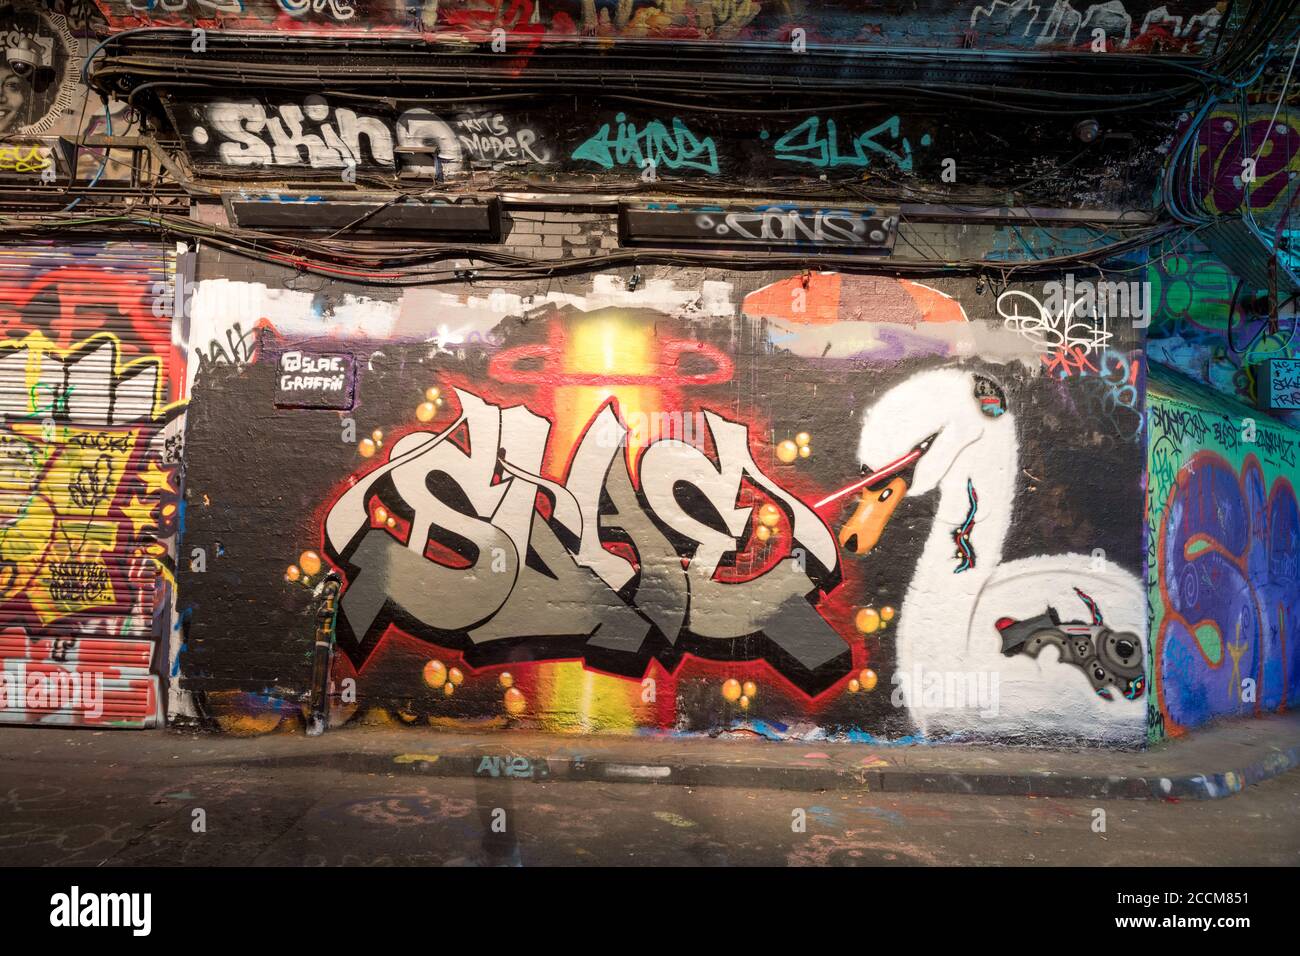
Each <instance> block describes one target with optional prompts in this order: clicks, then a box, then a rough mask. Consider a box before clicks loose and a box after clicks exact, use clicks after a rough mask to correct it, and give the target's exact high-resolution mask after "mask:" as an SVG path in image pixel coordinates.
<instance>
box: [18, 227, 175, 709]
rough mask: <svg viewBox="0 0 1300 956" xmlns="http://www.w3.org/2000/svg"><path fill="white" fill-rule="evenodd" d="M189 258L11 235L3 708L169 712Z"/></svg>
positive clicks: (131, 246)
mask: <svg viewBox="0 0 1300 956" xmlns="http://www.w3.org/2000/svg"><path fill="white" fill-rule="evenodd" d="M174 263H175V255H174V253H173V252H172V251H171V249H170V247H166V246H155V245H145V244H135V243H102V244H82V245H75V246H68V245H64V244H49V245H44V244H42V245H28V246H24V247H21V248H19V247H14V246H0V329H2V330H3V336H4V337H3V341H0V415H3V425H2V426H0V665H2V667H3V669H2V670H0V674H2V675H3V682H2V683H0V723H20V724H56V725H64V726H69V725H71V726H95V727H137V728H138V727H147V726H151V725H154V724H155V723H157V722H158V720H159V718H160V693H159V678H158V675H157V673H156V672H155V669H156V667H157V662H158V661H159V660H160V644H161V642H162V639H163V638H165V636H166V635H167V633H168V629H169V626H170V624H169V621H170V613H169V608H168V604H169V600H170V597H169V596H170V594H171V590H170V582H171V581H172V580H174V576H173V575H172V573H171V572H172V563H171V562H172V559H171V556H170V549H171V548H172V546H173V543H174V538H173V537H171V536H174V532H175V525H176V523H177V518H178V515H177V508H178V499H177V495H176V486H177V484H178V479H177V475H176V472H177V471H178V470H179V445H178V443H177V436H178V434H179V431H178V430H179V426H180V421H179V419H178V414H179V404H180V403H179V399H180V397H181V389H182V385H181V384H180V378H181V373H182V372H183V370H182V369H179V368H178V367H177V364H178V363H177V358H176V350H175V349H174V348H173V346H172V320H171V315H170V313H171V309H170V302H171V288H172V281H173V273H174V267H175V266H174Z"/></svg>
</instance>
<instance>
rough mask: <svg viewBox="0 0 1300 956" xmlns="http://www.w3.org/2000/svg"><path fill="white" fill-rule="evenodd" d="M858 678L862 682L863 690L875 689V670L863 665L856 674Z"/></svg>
mask: <svg viewBox="0 0 1300 956" xmlns="http://www.w3.org/2000/svg"><path fill="white" fill-rule="evenodd" d="M858 680H860V681H861V682H862V689H863V690H866V691H873V690H875V689H876V682H877V681H878V680H879V678H878V677H876V672H875V671H873V670H872V669H871V668H870V667H864V668H863V669H862V673H860V674H858Z"/></svg>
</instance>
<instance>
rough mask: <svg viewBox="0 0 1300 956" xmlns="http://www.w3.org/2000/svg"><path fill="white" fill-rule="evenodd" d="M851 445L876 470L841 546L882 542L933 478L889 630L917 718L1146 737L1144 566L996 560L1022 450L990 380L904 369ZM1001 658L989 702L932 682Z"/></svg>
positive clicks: (1031, 737) (953, 729)
mask: <svg viewBox="0 0 1300 956" xmlns="http://www.w3.org/2000/svg"><path fill="white" fill-rule="evenodd" d="M858 457H859V459H860V461H861V463H862V465H863V469H864V473H870V474H871V475H872V476H873V478H872V480H871V483H870V484H869V485H868V486H867V487H866V488H865V489H864V491H863V494H862V499H861V502H860V503H859V505H858V507H857V510H856V512H855V513H854V514H853V516H852V517H851V518H850V519H849V521H848V522H846V523H845V525H844V526H843V527H842V528H841V530H840V535H839V537H840V542H841V544H842V546H843V547H844V548H845V550H847V551H850V552H856V553H858V554H864V553H866V552H867V551H870V550H871V549H872V548H873V547H875V545H876V542H877V541H878V540H879V538H880V535H881V532H882V531H883V530H884V527H885V524H886V522H887V521H888V520H889V517H890V515H892V514H893V512H894V509H895V508H896V507H897V506H898V503H899V501H900V500H901V499H902V498H903V497H904V496H905V495H923V494H926V493H927V492H930V491H934V490H936V489H937V491H938V500H937V502H936V506H935V515H934V523H933V525H932V527H931V528H930V530H929V534H928V536H927V538H926V541H925V545H924V549H923V552H922V554H921V558H920V560H919V561H918V562H917V566H916V570H915V573H914V574H913V576H912V578H911V582H910V584H909V586H908V588H907V592H906V595H905V597H904V600H903V603H902V606H901V608H900V612H899V623H898V627H897V630H896V631H895V632H894V638H895V642H896V655H897V656H896V659H897V671H896V684H897V689H898V690H899V691H901V694H902V698H903V702H904V703H905V704H906V706H907V708H908V711H909V713H910V715H911V716H912V718H913V719H914V721H915V723H916V725H917V728H918V730H919V731H920V732H921V733H922V734H924V735H925V736H927V737H944V736H949V735H959V736H961V737H969V738H984V737H996V738H998V739H1000V740H1013V739H1020V740H1022V741H1035V740H1041V741H1047V740H1052V739H1060V738H1062V737H1069V738H1074V739H1087V740H1096V741H1099V742H1100V741H1105V742H1107V743H1112V744H1115V743H1138V742H1139V741H1141V740H1143V739H1144V738H1145V721H1146V700H1145V677H1144V676H1143V665H1144V661H1145V645H1146V642H1145V633H1146V604H1145V595H1144V593H1143V590H1142V586H1141V583H1140V581H1139V580H1138V578H1137V577H1135V576H1134V575H1133V574H1131V573H1129V572H1128V571H1125V570H1124V569H1122V568H1120V567H1119V566H1117V565H1115V564H1114V563H1113V562H1111V561H1109V560H1107V559H1106V558H1104V557H1103V556H1101V555H1097V556H1094V555H1093V554H1092V553H1089V554H1044V555H1036V556H1033V557H1030V558H1025V559H1022V560H1017V561H1011V562H1005V563H1004V562H1003V560H1002V554H1003V547H1004V544H1005V543H1006V540H1007V536H1008V534H1010V533H1011V530H1012V517H1013V512H1014V510H1015V505H1016V484H1017V476H1018V475H1019V473H1020V466H1019V447H1018V442H1017V436H1016V415H1015V410H1014V409H1011V408H1009V407H1008V405H1007V400H1006V396H1005V393H1004V391H1003V389H1002V388H1001V386H1000V385H999V384H998V383H997V382H996V381H994V380H993V379H992V378H989V377H987V376H984V375H981V374H979V373H975V372H971V371H968V370H962V369H957V368H944V369H937V370H932V371H926V372H921V373H918V374H916V375H914V376H912V377H910V378H908V379H907V380H905V381H904V382H902V383H901V384H899V385H897V386H895V387H894V388H892V389H891V390H890V391H888V392H886V393H885V394H884V395H883V396H882V397H881V398H880V400H879V401H878V402H876V403H875V405H874V406H872V407H871V408H870V409H869V410H868V412H867V414H866V416H865V419H864V421H863V425H862V433H861V440H860V443H859V447H858ZM1066 533H1067V529H1064V528H1063V529H1062V535H1063V536H1064V535H1065V534H1066ZM1076 544H1077V545H1079V546H1082V547H1085V548H1087V549H1088V550H1089V551H1090V552H1091V551H1092V547H1093V546H1094V545H1095V544H1096V542H1076ZM1049 607H1050V608H1052V609H1054V610H1055V612H1057V614H1058V615H1059V621H1057V622H1054V621H1052V620H1051V619H1050V618H1049V617H1046V616H1045V615H1046V614H1047V609H1048V608H1049ZM1102 619H1104V626H1097V625H1100V624H1101V620H1102ZM1057 624H1059V626H1057ZM1089 638H1092V639H1094V640H1095V643H1092V642H1090V641H1089V640H1088V639H1089ZM1094 646H1095V648H1096V653H1091V650H1092V648H1093V647H1094ZM1004 649H1009V650H1010V652H1011V653H1010V656H1008V655H1007V654H1004ZM994 674H996V675H997V685H996V686H997V698H996V704H997V706H996V708H992V707H987V706H986V707H983V708H980V707H976V706H973V705H972V706H953V703H954V700H957V701H958V702H960V697H959V696H958V697H954V696H953V694H952V692H951V691H950V692H949V696H947V697H944V692H943V689H942V687H941V686H940V685H939V684H937V683H936V681H945V682H952V683H953V684H954V686H955V685H956V684H957V683H959V682H961V681H962V680H967V681H968V683H967V684H966V687H967V688H969V687H970V686H973V685H971V684H969V680H972V679H984V680H988V681H989V685H990V686H992V677H991V675H994ZM980 675H983V676H982V677H981V676H980ZM972 704H973V701H972ZM991 711H995V712H991Z"/></svg>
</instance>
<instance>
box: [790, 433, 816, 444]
mask: <svg viewBox="0 0 1300 956" xmlns="http://www.w3.org/2000/svg"><path fill="white" fill-rule="evenodd" d="M811 442H812V435H809V434H808V433H807V432H800V433H799V434H797V435H795V436H794V443H795V444H796V445H798V446H799V447H800V448H807V447H808V445H809V444H810V443H811Z"/></svg>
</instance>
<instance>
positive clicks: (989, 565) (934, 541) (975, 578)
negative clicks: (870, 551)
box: [906, 421, 1019, 649]
mask: <svg viewBox="0 0 1300 956" xmlns="http://www.w3.org/2000/svg"><path fill="white" fill-rule="evenodd" d="M999 425H1000V426H1003V427H999V428H998V429H996V430H994V429H988V430H986V431H985V433H984V435H983V437H981V438H980V439H979V440H978V441H976V442H974V443H972V444H971V445H969V446H968V447H967V448H965V449H964V450H963V451H962V452H961V454H959V455H958V456H957V458H956V459H954V461H953V464H952V467H951V468H949V469H948V472H947V473H946V474H945V475H944V477H943V478H942V479H941V480H940V482H939V499H938V503H937V505H936V507H935V518H934V523H933V524H932V525H931V527H930V534H929V537H928V538H927V539H926V543H925V547H924V549H923V550H922V552H921V559H920V561H919V562H918V563H917V566H916V572H915V573H914V574H913V575H912V583H911V585H910V586H909V588H908V594H907V608H906V610H907V611H908V616H909V617H911V618H912V619H913V622H914V623H917V622H918V621H920V620H922V619H924V618H929V619H930V620H931V621H937V620H944V621H948V622H965V621H967V620H969V618H970V615H971V612H972V610H973V609H974V606H975V602H976V600H978V598H979V592H980V589H981V587H983V585H984V582H985V581H986V580H988V576H989V575H990V574H991V573H992V572H993V571H994V570H995V569H996V568H997V566H998V565H999V564H1000V563H1001V562H1002V548H1003V545H1004V544H1005V542H1006V539H1007V534H1008V533H1009V532H1010V530H1011V509H1012V506H1013V504H1014V502H1015V492H1016V474H1017V470H1018V467H1019V466H1018V459H1019V450H1018V448H1017V444H1016V438H1015V428H1014V423H1013V422H1009V421H1003V422H999ZM972 489H973V491H974V494H975V496H976V499H977V500H976V503H975V507H974V510H973V513H972V509H971V490H972ZM967 521H970V522H971V523H970V528H969V536H968V538H967V539H966V540H967V541H968V542H969V548H970V551H971V552H973V554H974V558H973V565H972V566H970V567H968V568H966V569H965V570H961V571H959V570H958V568H959V567H961V566H962V564H963V561H962V559H961V558H959V557H958V556H957V554H958V545H957V543H956V542H955V541H954V540H953V532H954V531H956V530H957V529H958V528H960V527H962V526H963V524H965V523H966V522H967ZM932 615H933V617H932ZM926 626H929V627H932V626H933V624H926ZM964 643H965V642H964V641H958V642H957V643H956V647H961V646H964ZM956 647H955V648H954V649H956Z"/></svg>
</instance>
